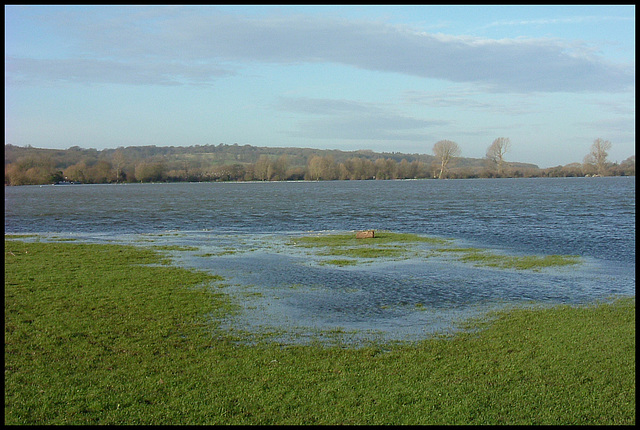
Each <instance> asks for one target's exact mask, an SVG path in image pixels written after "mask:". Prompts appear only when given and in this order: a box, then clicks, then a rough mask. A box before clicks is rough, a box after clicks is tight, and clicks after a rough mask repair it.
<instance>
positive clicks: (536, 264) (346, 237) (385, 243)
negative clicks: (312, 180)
mask: <svg viewBox="0 0 640 430" xmlns="http://www.w3.org/2000/svg"><path fill="white" fill-rule="evenodd" d="M451 242H452V241H451V240H450V239H443V238H438V237H428V236H420V235H417V234H412V233H393V232H388V231H383V232H376V234H375V237H374V238H370V239H356V238H355V234H321V235H314V236H303V237H297V238H295V239H292V240H291V241H290V242H289V244H290V245H295V246H299V247H302V248H308V249H313V250H315V254H316V255H319V256H336V257H349V258H351V259H353V260H339V259H336V260H334V261H335V263H327V262H323V263H321V264H335V265H338V266H343V265H354V264H357V259H359V258H360V259H376V258H390V259H394V258H396V259H397V258H410V257H412V256H416V255H419V252H418V251H416V249H415V248H414V246H415V245H418V244H429V245H438V246H439V247H437V248H432V249H431V250H430V252H427V253H424V252H423V254H424V255H425V256H427V257H428V256H429V255H433V253H437V254H440V255H442V254H445V253H449V254H453V255H455V258H456V259H457V260H458V261H461V262H463V263H472V264H474V265H475V266H485V267H494V268H499V269H516V270H532V271H540V270H542V269H543V268H549V267H562V266H570V265H577V264H580V263H581V262H582V259H581V258H580V257H579V256H576V255H547V256H536V255H525V256H514V255H500V254H495V253H492V252H489V251H488V250H484V249H480V248H457V247H448V246H444V245H449V244H450V243H451Z"/></svg>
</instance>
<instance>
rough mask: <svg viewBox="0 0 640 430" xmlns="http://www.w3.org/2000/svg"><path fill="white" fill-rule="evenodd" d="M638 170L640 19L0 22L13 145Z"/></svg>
mask: <svg viewBox="0 0 640 430" xmlns="http://www.w3.org/2000/svg"><path fill="white" fill-rule="evenodd" d="M497 137H509V139H510V140H511V150H510V152H509V153H507V155H506V159H507V160H508V161H521V162H529V163H535V164H537V165H539V166H540V167H543V168H544V167H551V166H556V165H560V164H562V165H564V164H568V163H572V162H582V160H583V158H584V156H585V155H586V154H588V152H589V150H590V146H591V144H592V143H593V141H594V140H595V139H596V138H602V139H605V140H609V141H611V143H612V149H611V151H610V152H609V159H610V161H617V162H620V161H623V160H624V159H626V158H627V157H629V156H631V155H634V154H635V6H633V5H628V6H624V5H623V6H551V5H546V6H286V5H285V6H82V7H81V6H11V5H8V6H7V5H5V142H6V143H11V144H14V145H19V146H26V145H32V146H34V147H38V148H61V149H65V148H69V147H71V146H80V147H83V148H96V149H105V148H117V147H119V146H140V145H157V146H168V145H173V146H191V145H206V144H213V145H217V144H220V143H225V144H234V143H238V144H240V145H245V144H249V145H253V146H276V147H304V148H318V149H341V150H346V151H352V150H358V149H371V150H373V151H377V152H392V151H396V152H404V153H420V154H433V151H432V148H433V145H434V143H435V142H437V141H438V140H442V139H448V140H453V141H455V142H457V143H458V145H459V146H460V148H461V150H462V156H464V157H474V158H482V157H484V156H485V153H486V150H487V148H488V147H489V145H490V144H491V143H492V142H493V140H494V139H495V138H497Z"/></svg>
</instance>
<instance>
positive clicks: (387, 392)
mask: <svg viewBox="0 0 640 430" xmlns="http://www.w3.org/2000/svg"><path fill="white" fill-rule="evenodd" d="M161 258H162V257H160V256H159V255H158V254H156V253H155V252H154V251H153V250H150V249H144V248H140V247H127V246H115V245H87V244H78V243H39V242H36V243H24V242H19V241H6V240H5V424H14V425H15V424H31V425H35V424H50V425H55V424H130V425H144V424H147V425H157V424H164V425H167V424H182V425H186V424H209V425H214V424H265V425H266V424H363V425H364V424H434V425H437V424H635V410H636V408H635V298H629V299H621V300H618V301H616V302H614V303H602V304H598V305H591V306H585V307H569V306H562V307H556V308H551V309H520V310H513V311H510V312H502V313H498V314H496V315H495V316H493V317H492V318H491V320H490V322H488V320H487V321H485V322H482V321H480V322H478V325H479V326H480V327H481V328H482V329H481V330H477V331H472V332H465V333H458V334H456V335H453V336H448V337H440V338H438V337H436V338H431V339H426V340H424V341H421V342H416V343H389V344H382V343H381V344H372V345H370V346H367V347H363V348H348V347H345V345H336V346H335V347H327V346H321V345H315V346H303V345H297V346H285V345H279V344H276V343H258V344H254V345H243V344H239V343H238V342H236V340H237V338H235V337H234V335H232V334H231V333H230V332H227V331H223V330H222V329H221V328H220V327H219V326H218V325H217V323H216V321H219V320H220V319H222V318H226V317H228V316H229V315H230V314H232V313H233V312H234V311H235V309H236V308H235V307H234V305H233V304H232V302H231V301H230V300H229V298H228V297H227V296H226V295H225V294H223V293H221V291H223V289H221V288H218V284H219V283H220V281H221V279H220V278H218V277H215V276H211V275H208V274H205V273H201V272H197V271H189V270H186V269H181V268H176V267H170V266H169V267H167V266H160V265H158V264H157V263H158V262H159V261H161Z"/></svg>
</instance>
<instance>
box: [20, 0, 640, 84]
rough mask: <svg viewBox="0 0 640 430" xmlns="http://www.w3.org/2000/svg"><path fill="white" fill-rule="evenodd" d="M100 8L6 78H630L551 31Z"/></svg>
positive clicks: (60, 25)
mask: <svg viewBox="0 0 640 430" xmlns="http://www.w3.org/2000/svg"><path fill="white" fill-rule="evenodd" d="M54 11H55V9H54ZM99 11H100V8H96V9H95V11H94V9H92V8H89V9H82V12H77V13H69V12H68V10H65V13H64V14H61V15H59V16H58V18H59V19H60V20H61V21H58V22H56V21H55V20H54V16H52V17H51V23H52V25H53V26H54V28H56V29H57V30H56V31H60V32H64V34H65V35H66V36H67V37H69V38H70V43H71V44H73V45H74V46H76V49H77V52H78V55H77V56H76V57H75V58H68V59H66V61H59V62H54V63H52V65H53V67H49V68H40V67H38V68H35V67H29V63H28V61H27V60H28V59H26V58H24V59H22V60H17V59H16V57H18V56H17V55H15V54H13V57H14V59H13V60H12V61H13V65H12V67H10V68H8V69H7V73H8V75H9V78H10V82H15V81H17V80H18V77H20V76H30V77H31V78H33V79H35V78H36V77H38V78H40V79H43V80H50V79H58V80H60V79H65V78H66V77H67V76H73V77H74V79H76V80H78V81H81V80H85V81H87V82H96V81H97V82H104V81H107V82H113V81H114V80H115V81H116V82H121V83H129V84H134V85H137V84H143V83H150V84H158V83H160V84H163V83H164V84H175V83H185V81H186V82H187V83H189V82H195V83H202V82H206V81H207V80H211V79H214V78H216V77H219V76H224V75H225V74H226V73H230V72H229V71H228V70H225V69H224V68H222V67H220V66H219V65H220V64H224V63H226V62H233V63H243V62H265V63H279V64H298V63H319V62H326V63H338V64H343V65H348V66H353V67H357V68H362V69H367V70H375V71H384V72H392V73H400V74H407V75H413V76H419V77H424V78H434V79H444V80H448V81H453V82H471V83H477V84H481V85H488V86H490V87H491V88H493V90H494V91H519V92H547V91H549V92H555V91H564V92H575V91H623V90H626V89H629V88H632V87H633V86H634V82H635V65H634V64H613V63H609V62H607V61H606V60H604V59H603V58H601V57H598V56H594V55H592V54H588V53H587V52H585V50H584V49H581V48H579V47H576V46H575V45H576V44H575V43H574V44H573V46H572V45H570V44H568V43H563V42H560V41H557V40H551V39H502V40H492V39H483V38H473V37H468V36H465V37H460V36H452V35H448V36H445V35H438V34H427V33H424V32H418V31H416V30H414V29H412V28H410V27H407V26H400V25H388V24H383V23H380V22H366V21H356V20H347V19H340V18H323V17H312V16H302V15H298V16H292V15H286V16H285V15H282V16H274V15H269V16H265V17H257V18H256V17H253V18H250V17H244V16H240V15H230V14H225V13H220V12H219V11H216V10H215V9H211V8H204V9H202V8H195V7H189V8H184V9H181V8H178V9H174V8H157V9H156V8H141V9H138V8H121V9H119V10H118V16H117V17H113V14H108V15H107V17H102V16H101V14H100V12H99ZM72 12H73V9H72ZM578 45H579V44H578ZM51 60H52V61H53V59H51ZM91 60H93V61H91ZM99 62H103V63H99ZM97 64H104V65H106V68H105V71H104V72H100V71H97V70H96V65H97ZM236 65H237V64H236ZM110 74H112V76H110ZM114 76H115V77H114Z"/></svg>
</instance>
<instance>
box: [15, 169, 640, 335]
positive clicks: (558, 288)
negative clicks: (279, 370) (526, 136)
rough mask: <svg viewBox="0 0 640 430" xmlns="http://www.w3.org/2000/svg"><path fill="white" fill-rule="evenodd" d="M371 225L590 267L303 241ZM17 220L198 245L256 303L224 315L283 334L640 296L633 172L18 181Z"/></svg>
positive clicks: (385, 330) (183, 257) (85, 234)
mask: <svg viewBox="0 0 640 430" xmlns="http://www.w3.org/2000/svg"><path fill="white" fill-rule="evenodd" d="M361 229H376V230H388V231H394V232H402V233H415V234H420V235H426V236H435V237H440V238H447V239H450V240H451V241H452V242H451V243H452V246H459V247H477V248H482V249H488V250H491V251H492V252H497V253H500V254H505V255H511V254H513V255H551V254H561V255H579V256H581V257H582V264H580V265H579V266H568V267H561V268H555V269H545V270H542V271H540V272H533V271H520V270H505V269H496V268H489V267H475V266H473V265H471V264H464V263H461V262H459V261H457V260H455V259H453V258H445V257H443V258H436V257H429V258H425V253H426V252H427V251H428V248H429V246H427V245H423V246H422V247H418V249H417V251H419V252H418V254H417V255H418V256H417V257H415V258H408V259H381V260H376V261H368V262H363V263H362V264H358V265H355V266H345V267H338V266H334V265H331V264H322V258H320V257H318V256H316V255H315V254H313V253H310V252H308V251H307V250H303V249H300V248H298V247H295V246H291V244H290V241H291V239H292V238H295V237H297V236H300V235H309V234H328V233H343V232H352V231H355V230H361ZM5 232H6V233H39V234H40V235H41V237H42V238H45V239H47V240H55V239H56V238H64V239H67V238H75V239H78V240H84V241H92V242H109V243H133V244H137V245H141V246H163V245H180V246H189V247H192V248H189V249H190V250H183V251H171V252H169V254H170V255H171V256H172V258H174V260H175V262H176V263H177V264H181V265H185V266H187V267H193V268H198V269H202V270H207V271H211V272H212V273H215V274H220V275H222V276H224V277H225V278H226V285H227V286H226V287H224V289H225V290H226V291H227V292H228V293H229V294H232V295H233V296H234V297H235V298H236V300H237V301H238V303H239V304H240V305H241V306H242V308H243V309H244V311H243V312H242V313H241V314H240V315H238V316H237V317H234V318H233V319H230V320H229V321H227V322H226V325H227V326H229V327H234V328H235V329H242V330H248V331H253V332H258V331H261V332H264V331H265V330H268V331H270V332H279V334H278V335H277V336H275V335H274V338H277V339H278V340H280V341H292V339H297V340H300V339H317V338H318V336H319V334H318V333H320V334H321V335H322V336H326V332H327V331H328V332H331V333H333V334H340V335H341V336H344V337H346V338H350V339H366V338H370V337H376V338H384V339H416V338H420V337H424V336H426V335H429V334H432V333H434V332H438V331H443V330H451V329H453V328H454V327H455V322H456V321H458V320H459V319H460V318H466V317H471V316H475V315H480V314H482V313H484V312H486V311H487V310H490V309H499V308H503V307H505V306H523V305H527V304H530V303H539V304H545V305H553V304H559V303H568V304H583V303H590V302H593V301H595V300H606V299H608V298H610V297H612V296H620V295H621V296H634V295H635V177H621V178H549V179H542V178H536V179H484V180H483V179H476V180H442V181H440V180H419V181H335V182H266V183H189V184H187V183H180V184H126V185H73V186H62V187H61V186H42V187H40V186H24V187H5ZM449 257H450V256H449ZM323 331H324V332H323Z"/></svg>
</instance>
